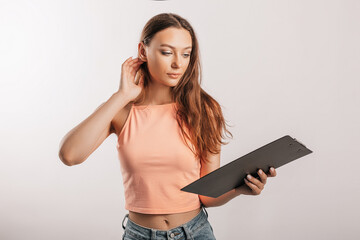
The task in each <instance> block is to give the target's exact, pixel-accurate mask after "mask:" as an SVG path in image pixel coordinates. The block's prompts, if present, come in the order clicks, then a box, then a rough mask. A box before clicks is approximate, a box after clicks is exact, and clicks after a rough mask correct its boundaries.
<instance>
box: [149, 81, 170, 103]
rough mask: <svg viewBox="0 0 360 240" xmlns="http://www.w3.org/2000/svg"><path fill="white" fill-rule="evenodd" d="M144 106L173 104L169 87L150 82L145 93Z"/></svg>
mask: <svg viewBox="0 0 360 240" xmlns="http://www.w3.org/2000/svg"><path fill="white" fill-rule="evenodd" d="M144 102H145V104H146V105H147V104H150V105H161V104H167V103H171V102H173V100H172V96H171V87H169V86H165V85H163V84H159V83H156V82H154V81H152V82H151V83H150V84H149V87H148V90H147V92H146V99H145V101H144Z"/></svg>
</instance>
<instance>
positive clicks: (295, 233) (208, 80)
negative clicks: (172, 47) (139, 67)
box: [0, 0, 360, 240]
mask: <svg viewBox="0 0 360 240" xmlns="http://www.w3.org/2000/svg"><path fill="white" fill-rule="evenodd" d="M161 12H174V13H177V14H180V15H181V16H183V17H185V18H186V19H188V20H189V21H190V23H191V24H192V25H193V27H194V29H195V31H196V33H197V36H198V39H199V43H200V51H201V52H200V53H201V61H202V66H203V70H204V71H203V84H202V86H203V88H204V89H205V91H207V92H208V93H210V94H211V95H212V96H213V97H214V98H215V99H216V100H217V101H218V102H219V103H220V104H221V106H222V107H223V111H224V116H225V119H226V120H227V121H228V124H230V125H232V127H230V128H229V130H230V131H231V132H232V133H233V135H234V138H233V139H226V140H227V141H229V142H230V143H229V144H228V145H226V146H223V148H222V152H221V166H223V165H225V164H226V163H228V162H230V161H232V160H234V159H235V158H237V157H239V156H242V155H245V154H246V153H248V152H249V151H252V150H254V149H256V148H258V147H260V146H262V145H264V144H267V143H268V142H270V141H273V140H275V139H277V138H279V137H282V136H284V135H286V134H289V135H291V136H292V137H295V138H297V139H299V140H300V141H302V142H303V143H304V144H305V145H306V146H307V147H308V148H310V149H311V150H313V151H314V153H312V154H310V155H308V156H305V157H303V158H300V159H299V160H296V161H294V162H292V163H290V164H288V165H285V166H283V167H280V168H278V169H277V173H278V176H276V177H275V178H271V179H270V178H269V179H268V182H267V184H266V185H265V189H264V190H263V192H262V193H261V194H260V195H259V196H248V195H241V196H239V197H237V198H235V199H232V200H231V201H230V202H228V203H227V204H225V205H222V206H220V207H214V208H208V213H209V221H210V223H211V224H212V226H213V228H214V232H215V236H216V237H217V239H254V240H255V239H259V240H260V239H261V240H262V239H277V240H287V239H294V240H297V239H299V240H300V239H305V238H309V239H328V240H330V239H354V238H359V237H360V231H359V228H358V217H359V213H360V210H359V204H358V203H359V201H360V187H359V182H360V181H359V180H360V177H359V173H358V169H359V166H360V164H359V157H358V156H359V154H358V149H359V142H360V141H359V137H360V126H359V122H360V107H359V103H360V99H359V95H360V83H359V80H360V74H359V63H360V61H359V60H360V47H359V42H360V17H359V16H360V15H359V12H360V2H359V1H355V0H354V1H350V0H347V1H345V0H338V1H333V0H327V1H325V0H323V1H320V0H311V1H309V0H306V1H219V0H218V1H204V0H203V1H189V0H187V1H184V0H182V1H179V0H178V1H145V0H141V1H140V0H137V1H118V0H117V1H115V0H113V1H74V0H71V1H64V0H61V1H60V0H58V1H29V0H27V1H0V32H1V37H0V79H1V87H0V104H1V106H0V111H1V118H0V127H1V144H0V146H1V153H0V161H1V162H0V164H1V167H0V226H1V227H0V238H1V239H4V240H5V239H6V240H12V239H27V240H32V239H34V240H35V239H36V240H47V239H54V240H55V239H89V240H90V239H104V240H107V239H108V240H115V239H121V235H122V233H123V229H122V227H121V222H122V219H123V217H124V215H125V214H126V213H127V211H126V210H125V208H124V194H123V186H122V177H121V173H120V165H119V160H118V159H117V152H116V140H117V137H116V135H115V134H112V135H111V136H110V137H109V138H107V139H106V140H105V141H104V143H103V144H102V145H101V146H100V147H99V148H98V149H97V150H96V151H95V152H94V153H93V154H92V155H91V156H90V157H89V158H88V159H87V160H86V161H85V162H84V163H82V164H80V165H76V166H72V167H68V166H66V165H64V164H63V163H62V162H61V161H60V159H59V158H58V150H59V143H60V140H61V138H62V137H63V136H64V135H65V134H66V133H67V132H68V131H70V130H71V129H72V128H73V127H75V126H76V125H77V124H79V123H80V122H81V121H82V120H84V119H85V118H86V117H88V116H89V115H90V114H91V113H92V112H93V111H94V110H95V109H96V108H97V107H98V106H99V105H100V104H101V103H102V102H104V101H106V100H107V99H108V98H109V97H110V96H111V95H112V94H113V93H114V92H115V91H116V90H117V89H118V87H119V82H120V70H121V64H122V63H123V62H124V61H125V59H127V58H128V57H130V56H135V57H136V56H137V43H138V41H139V37H140V32H141V30H142V28H143V26H144V24H145V23H146V21H147V20H148V19H150V18H151V17H152V16H154V15H156V14H158V13H161Z"/></svg>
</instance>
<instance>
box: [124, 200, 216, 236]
mask: <svg viewBox="0 0 360 240" xmlns="http://www.w3.org/2000/svg"><path fill="white" fill-rule="evenodd" d="M128 216H129V214H126V215H125V217H124V219H123V221H122V227H123V229H124V234H123V235H122V239H123V240H133V239H136V240H152V239H157V240H185V239H192V240H214V239H215V240H216V238H215V236H214V232H213V228H212V226H211V225H210V223H209V221H208V213H207V211H206V209H205V207H203V205H202V206H201V211H200V212H199V213H198V215H196V216H195V217H194V218H193V219H191V220H190V221H188V222H186V223H184V224H182V225H180V226H178V227H176V228H172V229H170V230H167V231H164V230H159V229H153V228H146V227H142V226H139V225H137V224H136V223H134V222H133V221H131V220H130V219H129V217H128ZM125 218H128V221H127V223H126V226H124V221H125Z"/></svg>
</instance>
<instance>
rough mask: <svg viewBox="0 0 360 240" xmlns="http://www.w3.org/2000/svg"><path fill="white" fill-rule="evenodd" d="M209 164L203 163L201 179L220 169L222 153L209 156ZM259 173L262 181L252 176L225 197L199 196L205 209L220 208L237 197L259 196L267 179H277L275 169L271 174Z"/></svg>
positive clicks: (225, 194)
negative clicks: (242, 195)
mask: <svg viewBox="0 0 360 240" xmlns="http://www.w3.org/2000/svg"><path fill="white" fill-rule="evenodd" d="M207 160H208V161H207V162H201V169H200V177H203V176H205V175H206V174H208V173H210V172H212V171H215V170H216V169H218V168H219V167H220V152H219V153H218V154H211V153H209V152H208V154H207ZM260 170H261V169H259V171H258V175H259V176H260V179H257V178H255V177H253V176H251V175H250V174H249V176H250V178H248V180H246V179H245V183H246V184H243V185H241V186H240V187H237V188H234V189H232V190H230V191H228V192H227V193H224V194H223V195H221V196H219V197H217V198H212V197H207V196H204V195H199V198H200V201H201V202H202V204H203V205H204V206H205V207H218V206H221V205H224V204H225V203H227V202H228V201H230V200H231V199H233V198H234V197H237V196H239V195H241V194H244V195H259V194H260V193H261V191H262V190H263V189H264V186H265V184H266V181H267V177H275V176H276V171H275V168H270V173H268V174H266V173H264V171H260Z"/></svg>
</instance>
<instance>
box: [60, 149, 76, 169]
mask: <svg viewBox="0 0 360 240" xmlns="http://www.w3.org/2000/svg"><path fill="white" fill-rule="evenodd" d="M59 158H60V160H61V161H62V162H63V163H64V164H65V165H66V166H73V165H75V164H76V163H75V162H74V161H72V160H71V159H70V158H69V157H67V156H65V154H64V152H63V151H61V150H60V151H59Z"/></svg>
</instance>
